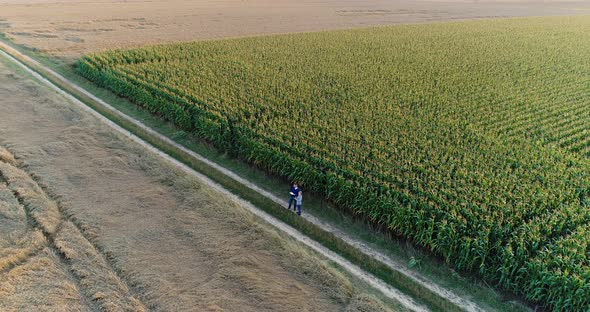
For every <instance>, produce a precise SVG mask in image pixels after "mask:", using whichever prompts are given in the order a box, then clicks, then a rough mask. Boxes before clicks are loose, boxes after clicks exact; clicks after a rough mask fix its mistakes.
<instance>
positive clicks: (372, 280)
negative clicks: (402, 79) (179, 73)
mask: <svg viewBox="0 0 590 312" xmlns="http://www.w3.org/2000/svg"><path fill="white" fill-rule="evenodd" d="M2 49H3V50H5V51H7V52H8V53H6V52H4V51H2ZM0 54H1V55H2V56H4V57H5V58H7V59H9V60H10V61H12V62H13V63H15V64H18V65H19V66H20V67H22V68H23V69H25V70H26V71H28V72H29V73H31V74H32V75H33V76H34V77H35V78H37V79H38V80H40V81H42V82H43V83H45V84H46V85H48V86H49V87H51V88H52V89H54V90H56V91H58V92H60V93H61V94H62V95H64V96H65V97H67V98H69V99H71V100H72V102H74V103H76V104H77V105H78V106H80V107H81V108H82V109H84V110H86V111H88V112H89V113H91V114H93V115H95V116H96V117H97V118H99V119H100V120H101V121H103V122H104V123H105V124H107V125H108V126H110V127H111V128H112V129H114V130H116V131H118V132H120V133H122V134H123V135H125V136H126V137H128V138H129V139H131V140H133V141H135V142H137V143H138V144H140V145H142V146H143V147H144V148H146V149H148V150H150V151H151V152H153V153H154V154H157V155H158V156H160V157H162V158H164V159H166V160H167V161H168V162H170V163H172V164H174V165H175V166H176V167H178V168H180V169H181V170H183V171H184V172H186V173H188V174H191V175H193V176H195V177H197V178H199V179H200V180H201V181H204V182H205V183H206V184H207V185H209V186H211V187H212V188H214V189H216V190H218V191H219V192H222V193H224V194H226V195H227V196H229V197H230V198H232V199H233V200H234V201H236V202H239V203H240V204H241V205H243V206H244V207H245V208H247V209H248V210H249V211H251V212H252V213H253V214H255V215H257V216H258V217H260V218H261V219H263V220H265V221H266V222H268V223H270V224H272V225H273V226H275V227H276V228H278V229H280V230H281V231H283V232H285V233H287V234H288V235H290V236H292V237H294V238H295V239H297V240H299V241H300V242H302V243H304V244H305V245H307V246H309V247H310V248H312V249H314V250H315V251H317V252H319V253H321V254H322V255H324V256H325V257H327V258H328V259H330V260H332V261H334V262H335V263H337V264H339V265H340V266H342V267H343V268H344V269H346V270H347V271H348V272H350V273H351V274H353V275H354V276H356V277H358V278H359V279H361V280H363V281H365V282H367V283H368V284H370V285H371V286H373V287H374V288H376V289H378V290H379V291H381V292H382V293H383V294H384V295H386V296H387V297H389V298H392V299H394V300H396V301H398V302H400V303H401V304H403V305H404V306H405V307H407V308H408V309H411V310H414V311H426V310H428V309H427V308H426V307H425V306H423V305H421V304H419V303H417V302H416V301H415V300H414V299H412V298H411V297H409V296H407V295H405V294H404V293H402V292H401V291H399V290H397V289H395V288H393V287H391V286H390V285H388V284H386V283H384V282H383V281H381V280H380V279H378V278H376V277H374V276H372V275H371V274H368V273H367V272H365V271H363V270H362V269H361V268H359V267H358V266H356V265H354V264H352V263H350V262H349V261H347V260H346V259H344V258H342V257H341V256H339V255H337V254H335V253H334V252H332V251H331V250H329V249H327V248H325V247H324V246H322V245H320V244H319V243H317V242H315V241H313V240H312V239H310V238H308V237H306V236H304V235H303V234H301V233H300V232H298V231H297V230H296V229H294V228H292V227H291V226H289V225H287V224H285V223H283V222H281V221H279V220H277V219H276V218H274V217H272V216H271V215H269V214H267V213H265V212H263V211H261V210H260V209H258V208H257V207H255V206H253V205H252V204H250V203H249V202H246V201H244V200H243V199H241V198H239V197H238V196H236V195H235V194H233V193H231V192H230V191H228V190H226V189H224V188H223V187H222V186H221V185H219V184H217V183H216V182H214V181H212V180H211V179H209V178H208V177H206V176H204V175H203V174H201V173H199V172H196V171H194V170H193V169H192V168H190V167H188V166H186V165H185V164H183V163H181V162H179V161H178V160H176V159H174V158H172V157H170V156H169V155H168V154H166V153H164V152H162V151H160V150H159V149H157V148H155V147H153V146H152V145H150V144H149V143H147V142H145V141H143V140H142V139H140V138H138V137H137V136H135V135H134V134H132V133H130V132H129V131H127V130H125V129H123V128H121V127H120V126H118V125H117V124H115V123H113V122H112V121H110V120H109V119H107V118H106V117H104V116H102V115H101V114H99V113H98V112H96V111H94V110H92V109H91V108H90V107H88V106H87V105H86V104H84V103H82V102H81V101H79V100H77V99H76V98H75V97H74V96H72V95H71V94H69V93H67V92H65V91H63V90H62V89H60V88H59V87H57V86H56V85H54V84H53V83H52V82H50V81H49V80H47V79H46V78H44V77H43V76H41V75H40V74H38V73H37V72H36V71H34V70H32V69H30V68H29V67H28V66H27V65H25V64H24V63H23V62H21V61H19V60H17V59H16V58H14V57H13V56H12V55H14V56H16V57H18V58H19V59H23V60H25V62H26V63H28V64H34V66H35V67H37V68H42V70H43V72H44V73H49V74H50V75H51V76H52V78H53V79H57V80H58V81H59V82H60V83H63V84H65V85H67V86H68V87H70V88H73V89H74V90H76V91H77V92H80V93H82V94H84V95H85V96H87V97H89V98H91V99H92V100H93V101H95V102H96V103H98V104H100V105H102V106H103V107H104V108H106V109H108V110H109V111H111V112H112V113H113V114H116V115H118V116H119V117H121V118H124V119H125V120H127V121H129V122H131V123H133V124H134V125H135V126H137V127H139V128H141V129H142V130H143V131H145V132H147V133H149V134H150V135H152V136H155V137H157V138H159V139H160V140H162V141H164V142H166V143H167V144H170V145H172V146H174V147H176V148H178V149H180V150H182V151H183V152H185V153H187V154H189V155H191V156H192V157H194V158H195V159H197V160H199V161H201V162H204V163H206V164H208V165H209V166H211V167H212V168H215V169H217V170H219V171H220V172H223V173H224V174H225V175H226V176H228V177H230V178H232V179H234V180H235V181H238V182H239V183H242V184H244V185H246V186H248V187H249V188H250V189H252V190H253V191H255V192H258V193H260V194H262V195H263V196H265V197H267V198H269V199H271V200H272V201H274V202H275V203H277V204H280V205H284V201H283V200H281V199H280V198H278V197H277V196H275V195H274V194H271V193H269V192H267V191H265V190H263V189H261V188H259V187H257V186H256V185H254V184H253V183H251V182H250V181H248V180H246V179H244V178H242V177H240V176H238V175H237V174H235V173H234V172H232V171H230V170H228V169H227V168H225V167H222V166H220V165H218V164H217V163H214V162H212V161H210V160H209V159H206V158H204V157H203V156H201V155H198V154H196V153H194V152H193V151H190V150H188V149H186V148H185V147H183V146H181V145H179V144H177V143H175V142H174V141H172V140H170V139H169V138H167V137H165V136H163V135H161V134H159V133H158V132H156V131H154V130H152V129H151V128H149V127H148V126H146V125H144V124H143V123H141V122H140V121H138V120H136V119H134V118H132V117H129V116H127V115H125V114H123V113H121V112H119V111H118V110H116V109H115V108H114V107H112V106H111V105H109V104H108V103H106V102H104V101H103V100H101V99H100V98H97V97H95V96H94V95H93V94H91V93H90V92H88V91H86V90H84V89H82V88H81V87H79V86H77V85H76V84H74V83H72V82H71V81H69V80H67V79H65V78H64V77H62V76H61V75H59V74H57V73H55V72H54V71H52V70H51V69H49V68H47V67H45V66H43V65H41V64H40V63H38V62H37V61H35V60H33V59H31V58H29V57H27V56H25V55H23V54H21V53H20V52H18V51H16V50H14V49H13V48H11V47H10V46H8V45H6V44H4V43H2V42H0ZM304 217H305V218H306V219H307V220H308V221H310V222H311V223H313V224H315V225H317V226H319V227H321V228H322V229H324V230H326V231H328V232H331V233H333V234H334V235H336V236H337V237H339V238H341V239H342V240H344V241H345V242H347V243H348V244H350V245H352V246H354V247H356V248H357V249H359V250H360V251H362V252H363V253H365V254H367V255H369V256H371V257H373V258H375V259H377V260H379V261H381V262H382V263H384V264H386V265H387V266H388V267H390V268H391V269H393V270H395V271H397V272H399V273H401V274H403V275H405V276H407V277H409V278H411V279H412V280H413V281H415V282H416V283H417V284H419V285H421V286H423V287H425V288H427V289H429V290H430V291H432V292H433V293H435V294H436V295H438V296H440V297H441V298H444V299H446V300H448V301H450V302H452V303H453V304H455V305H456V306H457V307H459V308H461V309H463V310H465V311H483V310H484V309H483V308H481V307H480V306H478V305H477V304H476V303H474V302H472V301H470V300H468V299H464V298H461V297H460V296H458V295H456V294H455V293H454V292H452V291H451V290H448V289H446V288H444V287H441V286H439V285H437V284H436V283H435V282H434V281H432V280H430V279H428V278H426V277H424V276H422V275H420V274H419V273H417V272H414V271H411V270H409V269H407V268H406V266H405V265H403V264H401V263H398V262H396V261H394V260H393V259H391V258H390V257H388V256H387V255H385V254H383V253H381V252H379V251H377V250H375V249H373V248H371V247H370V246H368V245H367V244H365V243H364V242H362V241H360V240H357V239H355V238H353V237H350V236H349V235H347V234H346V233H343V232H342V231H340V230H338V229H337V228H335V227H333V226H332V225H330V224H327V223H326V222H323V221H322V220H320V219H318V218H316V217H314V216H311V215H304Z"/></svg>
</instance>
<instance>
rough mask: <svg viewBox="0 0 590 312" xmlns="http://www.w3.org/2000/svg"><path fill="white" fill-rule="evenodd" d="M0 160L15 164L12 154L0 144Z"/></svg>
mask: <svg viewBox="0 0 590 312" xmlns="http://www.w3.org/2000/svg"><path fill="white" fill-rule="evenodd" d="M0 161H2V162H5V163H9V164H11V165H14V164H16V160H14V156H13V155H12V154H11V153H10V152H9V151H7V150H6V149H5V148H4V147H2V146H0Z"/></svg>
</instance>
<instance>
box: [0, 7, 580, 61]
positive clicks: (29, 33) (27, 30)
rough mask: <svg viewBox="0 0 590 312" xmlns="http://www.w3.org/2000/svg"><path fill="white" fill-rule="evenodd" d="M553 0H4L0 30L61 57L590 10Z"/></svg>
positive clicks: (18, 40) (31, 45)
mask: <svg viewBox="0 0 590 312" xmlns="http://www.w3.org/2000/svg"><path fill="white" fill-rule="evenodd" d="M589 9H590V2H588V1H559V0H558V1H551V0H544V1H541V0H508V1H496V0H476V1H472V0H434V1H420V0H396V1H391V0H345V1H343V0H313V1H312V0H168V1H161V0H156V1H153V0H128V1H119V0H103V1H93V0H68V1H60V0H0V32H5V33H7V35H8V36H9V37H10V38H11V39H12V40H14V41H15V42H16V43H18V44H23V45H26V46H28V47H30V48H34V49H36V50H39V51H43V52H47V53H50V54H52V55H56V56H60V57H77V56H79V55H80V54H82V53H88V52H94V51H98V50H103V49H107V48H117V47H131V46H140V45H145V44H157V43H165V42H177V41H192V40H202V39H212V38H226V37H238V36H248V35H259V34H276V33H288V32H305V31H319V30H326V29H341V28H351V27H366V26H372V25H391V24H402V23H418V22H432V21H449V20H457V19H472V18H490V17H512V16H542V15H572V14H589V13H590V10H589Z"/></svg>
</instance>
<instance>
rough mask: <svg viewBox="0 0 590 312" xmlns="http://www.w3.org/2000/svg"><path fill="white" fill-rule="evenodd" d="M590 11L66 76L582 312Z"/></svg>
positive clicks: (514, 287)
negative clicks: (588, 14)
mask: <svg viewBox="0 0 590 312" xmlns="http://www.w3.org/2000/svg"><path fill="white" fill-rule="evenodd" d="M589 34H590V17H551V18H527V19H507V20H486V21H470V22H457V23H441V24H432V25H408V26H395V27H379V28H368V29H361V30H346V31H332V32H320V33H308V34H292V35H280V36H268V37H254V38H244V39H231V40H218V41H206V42H196V43H182V44H169V45H161V46H153V47H145V48H139V49H134V50H116V51H107V52H103V53H98V54H92V55H87V56H84V57H83V58H81V59H80V60H79V62H78V71H79V72H80V73H81V74H82V75H83V76H85V77H87V78H88V79H90V80H92V81H94V82H96V83H97V84H99V85H101V86H104V87H106V88H109V89H111V90H112V91H114V92H116V93H117V94H119V95H122V96H124V97H127V98H129V99H131V100H132V101H133V102H135V103H136V104H138V105H139V106H141V107H143V108H145V109H146V110H149V111H150V112H153V113H154V114H157V115H159V116H161V117H163V118H165V119H167V120H169V121H171V122H173V123H175V124H176V125H177V126H178V127H179V128H181V129H184V130H186V131H190V132H192V133H195V134H197V135H199V136H200V137H202V138H204V139H206V140H207V141H209V142H211V143H212V144H213V145H215V146H216V147H217V148H219V149H220V150H223V151H227V152H229V153H231V154H233V155H236V156H238V157H240V158H241V159H243V160H246V161H248V162H249V163H251V164H254V165H257V166H259V167H262V168H264V169H266V170H268V171H270V172H272V173H274V174H277V175H280V176H282V177H285V178H289V179H291V180H295V181H299V182H301V184H302V185H303V186H304V188H305V189H306V190H312V191H313V192H316V193H319V194H323V195H324V196H325V197H327V198H328V199H329V200H331V201H332V202H334V203H335V204H337V205H338V206H339V207H341V208H342V209H347V210H349V211H350V212H351V213H354V214H358V215H362V216H364V217H366V218H368V219H370V220H372V221H373V222H375V223H378V224H381V225H384V226H386V227H387V228H389V229H390V230H391V231H392V232H394V233H396V234H398V235H401V236H404V237H406V238H408V239H411V240H412V241H414V242H415V243H416V244H419V245H420V246H423V247H425V248H428V249H429V250H431V251H432V252H434V253H436V254H437V255H439V256H441V257H442V258H444V259H445V260H446V261H447V262H448V263H449V264H450V265H451V266H453V267H454V268H455V269H457V270H460V271H469V272H474V273H476V274H478V275H480V276H481V277H482V278H483V279H485V280H486V281H487V282H488V283H493V284H494V285H496V286H498V287H500V288H503V289H506V290H510V291H512V292H515V293H519V294H521V295H523V296H524V297H526V298H527V299H529V300H531V301H534V302H538V303H540V304H541V305H543V306H545V307H547V308H549V309H553V310H567V311H573V310H577V311H587V310H588V309H590V268H589V259H590V258H589V256H590V249H589V244H590V166H589V162H588V159H587V157H588V156H590V35H589Z"/></svg>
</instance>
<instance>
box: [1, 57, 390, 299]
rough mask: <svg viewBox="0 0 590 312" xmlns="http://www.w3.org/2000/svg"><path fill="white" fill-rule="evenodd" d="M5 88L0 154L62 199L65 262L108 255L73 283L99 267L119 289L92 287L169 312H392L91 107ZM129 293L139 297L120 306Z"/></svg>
mask: <svg viewBox="0 0 590 312" xmlns="http://www.w3.org/2000/svg"><path fill="white" fill-rule="evenodd" d="M0 81H1V82H2V83H1V84H0V86H1V87H0V98H1V99H2V100H1V102H2V105H0V115H1V116H2V117H3V119H2V123H0V141H1V142H0V143H1V144H4V145H5V146H7V147H8V148H9V149H10V150H11V151H13V152H15V153H16V154H17V155H18V156H19V158H20V159H21V161H22V165H23V166H24V168H26V170H27V171H28V172H30V173H31V174H32V175H33V176H34V177H35V180H37V181H38V182H40V183H41V185H42V186H43V187H44V188H45V190H46V192H48V193H49V194H50V196H51V197H53V198H57V199H59V202H58V204H59V207H60V209H59V211H60V213H61V215H62V216H63V218H66V223H65V224H64V225H63V226H61V227H57V228H55V229H52V228H51V224H48V225H47V229H48V230H46V232H53V231H55V233H57V235H58V236H57V237H58V238H56V239H54V242H55V245H56V246H57V247H58V248H62V249H64V250H66V249H67V247H66V246H64V245H62V239H60V238H59V237H61V238H63V240H64V241H65V240H69V241H70V244H71V247H70V248H71V249H72V250H73V251H69V252H65V251H63V254H64V255H66V256H67V257H68V258H71V259H74V258H75V255H76V254H87V253H88V250H95V251H96V254H98V255H97V256H91V257H89V258H88V257H86V258H82V259H81V260H79V262H78V266H77V267H76V268H73V271H74V273H75V271H76V270H82V269H83V268H85V267H86V266H87V265H86V263H87V262H85V261H89V260H88V259H91V260H92V261H90V263H96V264H95V266H94V267H95V268H96V271H97V272H100V271H101V270H104V269H110V270H111V272H114V273H113V274H110V273H107V274H102V275H105V276H106V277H107V278H112V280H110V281H105V280H104V279H103V280H88V283H89V284H92V285H102V286H96V287H98V288H96V289H99V288H100V289H103V288H106V289H107V290H108V289H111V288H112V287H114V291H113V295H111V296H110V297H111V298H121V299H125V302H127V303H131V304H133V303H134V301H133V300H127V299H126V298H131V297H134V298H137V299H138V300H141V304H143V305H145V306H146V307H147V308H148V309H151V310H162V311H169V310H194V309H198V310H201V311H217V310H227V311H265V310H269V311H270V310H272V311H292V310H301V311H317V310H322V311H323V310H325V311H331V310H341V309H344V308H345V307H349V308H350V307H352V306H354V307H356V308H359V309H369V310H381V308H379V304H378V303H376V302H375V301H374V300H370V299H368V300H365V299H363V298H365V297H364V295H363V294H362V293H360V292H359V291H358V289H357V288H356V287H355V286H354V285H353V284H352V283H351V282H350V281H349V280H348V279H346V278H344V277H343V276H341V274H339V273H338V272H337V271H335V270H333V269H331V268H330V267H329V266H328V265H327V264H326V263H325V262H323V261H321V260H319V259H317V258H316V257H315V256H314V255H312V254H311V253H309V252H308V251H306V250H304V249H301V248H300V247H298V245H297V244H295V243H294V242H293V241H292V240H289V239H285V238H284V237H282V236H283V235H282V234H280V233H278V232H276V231H275V230H273V229H272V228H270V227H268V226H266V225H262V224H260V223H259V222H258V221H257V220H256V218H254V217H252V215H250V214H248V213H246V212H245V211H244V209H243V207H242V206H240V205H238V204H236V202H235V200H232V199H230V198H227V196H225V195H220V193H219V192H217V191H215V190H212V189H211V188H209V187H208V186H206V185H205V184H203V182H200V180H198V179H195V178H193V177H192V176H189V175H187V174H186V173H185V172H183V171H179V170H177V169H175V167H174V166H170V165H168V164H166V163H165V162H162V161H161V160H159V159H158V158H155V157H153V156H152V155H153V154H151V153H150V152H148V151H147V150H146V148H145V147H142V146H140V145H138V144H136V143H132V141H129V140H128V139H127V138H125V137H124V136H121V135H120V134H117V133H116V132H115V131H113V130H112V129H111V128H109V127H108V126H105V124H103V123H102V122H101V121H99V119H98V118H96V117H94V116H92V114H89V113H88V112H87V111H86V110H87V108H86V107H85V106H84V108H80V107H76V106H75V105H72V103H70V102H69V100H66V99H65V98H64V97H63V96H61V95H58V94H55V93H53V92H49V91H48V89H47V88H46V87H44V86H41V85H39V84H38V83H37V82H35V81H31V80H27V79H25V78H23V76H22V75H20V74H15V73H13V72H10V71H9V70H7V69H6V68H5V67H3V66H0ZM15 94H18V96H17V97H15V96H14V95H15ZM50 216H51V214H50ZM49 219H51V218H49ZM63 231H67V233H68V234H66V235H62V236H59V234H60V233H64V232H63ZM76 231H78V232H79V233H80V234H81V235H82V236H83V238H84V239H81V238H80V236H77V235H75V234H72V232H73V233H76ZM75 237H78V238H79V239H75ZM66 238H67V239H66ZM76 250H79V252H77V251H76ZM84 259H86V260H84ZM101 259H102V260H101ZM78 273H79V274H80V276H81V275H83V273H84V272H78ZM74 275H75V274H74ZM117 278H118V280H117ZM119 281H121V282H119ZM113 285H114V286H113ZM125 285H129V287H128V291H129V296H128V295H126V294H125V292H124V291H123V292H122V293H123V295H121V290H120V289H119V288H123V290H124V289H125ZM85 293H86V295H87V296H89V297H91V298H93V297H94V296H96V295H97V293H98V292H97V291H94V288H91V289H86V291H85ZM117 294H118V295H117ZM359 298H360V299H359ZM359 303H360V306H359Z"/></svg>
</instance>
